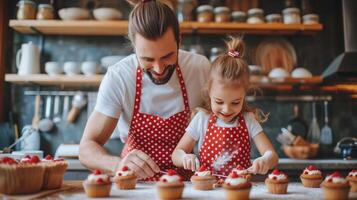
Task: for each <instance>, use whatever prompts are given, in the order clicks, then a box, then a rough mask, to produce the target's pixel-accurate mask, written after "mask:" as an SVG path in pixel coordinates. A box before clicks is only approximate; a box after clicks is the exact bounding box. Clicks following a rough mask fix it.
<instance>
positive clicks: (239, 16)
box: [231, 11, 247, 22]
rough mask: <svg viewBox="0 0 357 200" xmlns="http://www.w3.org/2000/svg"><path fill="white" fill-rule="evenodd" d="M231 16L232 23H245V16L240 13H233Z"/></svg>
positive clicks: (243, 13)
mask: <svg viewBox="0 0 357 200" xmlns="http://www.w3.org/2000/svg"><path fill="white" fill-rule="evenodd" d="M231 16H232V21H233V22H245V21H246V20H247V14H245V12H242V11H233V12H232V13H231Z"/></svg>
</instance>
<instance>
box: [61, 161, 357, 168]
mask: <svg viewBox="0 0 357 200" xmlns="http://www.w3.org/2000/svg"><path fill="white" fill-rule="evenodd" d="M67 161H68V170H87V168H86V167H84V166H83V165H82V164H81V163H80V162H79V160H78V159H67ZM311 164H313V165H316V166H317V168H319V169H331V170H337V169H352V168H357V160H356V159H355V160H342V159H316V160H297V159H290V158H281V159H279V165H278V168H279V169H281V170H286V169H303V168H305V167H306V166H307V165H311Z"/></svg>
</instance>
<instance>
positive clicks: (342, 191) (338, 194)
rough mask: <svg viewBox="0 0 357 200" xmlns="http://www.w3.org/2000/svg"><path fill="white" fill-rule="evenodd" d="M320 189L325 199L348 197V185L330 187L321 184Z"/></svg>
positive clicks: (335, 199) (334, 199)
mask: <svg viewBox="0 0 357 200" xmlns="http://www.w3.org/2000/svg"><path fill="white" fill-rule="evenodd" d="M322 189H323V194H324V198H325V199H329V200H337V199H348V193H349V190H350V187H340V188H337V187H336V188H331V187H326V186H323V185H322Z"/></svg>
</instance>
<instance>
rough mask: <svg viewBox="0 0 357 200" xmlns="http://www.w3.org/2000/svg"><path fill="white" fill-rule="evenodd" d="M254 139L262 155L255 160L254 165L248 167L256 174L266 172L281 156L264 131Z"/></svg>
mask: <svg viewBox="0 0 357 200" xmlns="http://www.w3.org/2000/svg"><path fill="white" fill-rule="evenodd" d="M253 141H254V143H255V146H256V147H257V149H258V151H259V153H260V154H261V155H262V156H261V157H259V158H257V159H255V160H254V161H253V165H252V166H251V167H250V168H248V171H250V172H251V173H254V174H266V173H267V172H268V171H269V169H272V168H274V167H275V166H276V165H277V164H278V160H279V157H278V155H277V153H276V152H275V150H274V147H273V145H272V144H271V142H270V141H269V138H268V137H267V136H266V134H265V133H264V132H260V133H259V134H257V135H256V136H255V137H254V138H253Z"/></svg>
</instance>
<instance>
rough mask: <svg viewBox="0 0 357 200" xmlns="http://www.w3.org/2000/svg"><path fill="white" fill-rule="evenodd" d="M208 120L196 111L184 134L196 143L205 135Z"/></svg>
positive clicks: (205, 115) (203, 114) (200, 112)
mask: <svg viewBox="0 0 357 200" xmlns="http://www.w3.org/2000/svg"><path fill="white" fill-rule="evenodd" d="M208 120H209V117H208V116H207V114H206V113H204V112H203V111H198V112H197V114H196V115H195V116H194V117H193V119H192V120H191V122H190V124H189V125H188V127H187V128H186V133H188V134H189V135H190V136H191V137H192V138H193V139H194V140H196V141H198V140H199V139H200V138H201V137H202V136H204V134H205V133H206V129H207V126H208Z"/></svg>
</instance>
